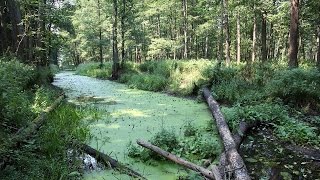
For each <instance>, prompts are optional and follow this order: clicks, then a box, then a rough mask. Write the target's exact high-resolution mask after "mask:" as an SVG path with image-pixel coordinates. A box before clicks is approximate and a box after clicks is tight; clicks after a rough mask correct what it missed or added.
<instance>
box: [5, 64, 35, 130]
mask: <svg viewBox="0 0 320 180" xmlns="http://www.w3.org/2000/svg"><path fill="white" fill-rule="evenodd" d="M0 74H1V76H0V81H1V84H0V121H1V122H4V123H5V124H9V125H12V126H14V127H16V126H18V127H21V126H24V125H25V124H26V123H27V122H28V120H31V119H32V118H33V117H34V114H33V113H32V111H31V104H32V96H31V94H30V93H29V92H27V91H26V89H27V88H28V87H29V86H32V84H33V81H34V80H35V78H36V73H35V71H34V69H33V67H31V66H28V65H24V64H22V63H19V62H18V60H16V59H12V60H11V59H8V58H2V59H0Z"/></svg>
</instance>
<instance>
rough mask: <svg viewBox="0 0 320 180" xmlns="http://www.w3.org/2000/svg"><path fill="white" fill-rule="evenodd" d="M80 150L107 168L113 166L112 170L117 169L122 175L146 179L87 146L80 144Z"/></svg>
mask: <svg viewBox="0 0 320 180" xmlns="http://www.w3.org/2000/svg"><path fill="white" fill-rule="evenodd" d="M80 148H81V149H82V150H83V151H84V152H85V153H87V154H89V155H90V156H92V157H95V158H96V159H97V161H99V162H101V163H103V164H104V165H105V166H111V168H112V169H116V170H118V171H119V172H121V173H125V174H128V175H129V176H131V177H134V178H138V179H146V178H145V177H143V176H142V175H141V174H139V173H138V172H136V171H134V170H132V169H130V168H128V167H127V166H125V165H123V164H122V163H120V162H119V161H117V160H115V159H113V158H112V157H110V156H108V155H107V154H104V153H102V152H100V151H98V150H96V149H94V148H92V147H90V146H88V145H86V144H80Z"/></svg>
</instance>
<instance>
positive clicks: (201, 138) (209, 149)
mask: <svg viewBox="0 0 320 180" xmlns="http://www.w3.org/2000/svg"><path fill="white" fill-rule="evenodd" d="M221 149H222V146H221V143H220V140H219V139H218V138H215V136H213V135H212V134H208V133H196V135H195V136H194V137H190V138H185V139H183V140H182V141H181V142H180V148H178V149H176V150H175V153H176V154H178V155H183V156H187V157H190V158H192V157H193V158H194V157H196V158H197V159H205V158H213V157H216V156H218V155H219V154H220V153H221Z"/></svg>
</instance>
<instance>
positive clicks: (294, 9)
mask: <svg viewBox="0 0 320 180" xmlns="http://www.w3.org/2000/svg"><path fill="white" fill-rule="evenodd" d="M290 17H291V18H290V34H289V63H288V65H289V67H290V68H295V67H298V46H299V44H298V36H299V0H291V16H290Z"/></svg>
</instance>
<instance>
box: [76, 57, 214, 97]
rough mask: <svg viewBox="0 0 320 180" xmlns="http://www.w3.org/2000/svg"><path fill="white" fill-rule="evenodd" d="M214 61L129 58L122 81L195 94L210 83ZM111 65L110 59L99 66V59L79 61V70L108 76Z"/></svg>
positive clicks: (89, 74) (83, 73) (96, 75)
mask: <svg viewBox="0 0 320 180" xmlns="http://www.w3.org/2000/svg"><path fill="white" fill-rule="evenodd" d="M214 64H215V62H213V61H208V60H191V61H174V60H164V61H146V62H144V63H142V64H136V63H131V62H127V63H126V64H125V66H124V70H123V72H124V73H123V74H122V75H121V77H120V79H119V82H121V83H126V84H128V86H129V87H130V88H136V89H142V90H148V91H165V92H169V93H172V94H176V95H179V96H188V95H195V94H196V93H197V91H198V89H199V88H200V87H201V86H202V85H205V84H209V83H210V75H211V74H210V71H209V70H210V69H211V68H213V66H214ZM111 67H112V65H111V64H108V63H107V64H105V66H104V68H103V69H99V64H98V63H86V64H81V65H79V66H78V68H77V70H76V73H77V74H80V75H86V76H90V77H98V78H104V79H105V78H106V77H110V76H111V69H112V68H111Z"/></svg>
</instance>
